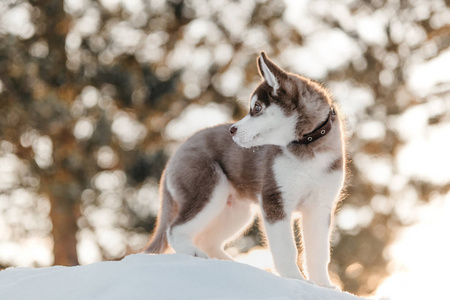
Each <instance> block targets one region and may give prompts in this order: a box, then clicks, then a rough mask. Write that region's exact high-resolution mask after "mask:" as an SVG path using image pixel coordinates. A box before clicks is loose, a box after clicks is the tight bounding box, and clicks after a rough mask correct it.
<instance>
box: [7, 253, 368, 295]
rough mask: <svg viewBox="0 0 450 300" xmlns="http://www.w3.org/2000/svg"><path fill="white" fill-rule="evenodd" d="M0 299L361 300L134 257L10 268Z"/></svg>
mask: <svg viewBox="0 0 450 300" xmlns="http://www.w3.org/2000/svg"><path fill="white" fill-rule="evenodd" d="M0 295H1V299H5V300H27V299H46V300H52V299H55V300H60V299H83V300H85V299H90V300H114V299H121V300H122V299H133V300H139V299H177V300H179V299H195V300H198V299H271V300H275V299H277V300H280V299H301V300H313V299H314V300H322V299H333V300H352V299H353V300H357V299H360V300H361V299H362V298H358V297H356V296H353V295H351V294H348V293H344V292H340V291H336V290H330V289H326V288H321V287H317V286H314V285H311V284H308V283H306V282H302V281H299V280H294V279H285V278H280V277H278V276H275V275H273V274H270V273H268V272H266V271H263V270H260V269H257V268H255V267H251V266H249V265H245V264H241V263H237V262H231V261H222V260H215V259H201V258H195V257H191V256H187V255H181V254H164V255H144V254H135V255H130V256H127V257H125V258H124V259H123V260H121V261H108V262H99V263H94V264H91V265H86V266H77V267H60V266H56V267H49V268H41V269H32V268H9V269H6V270H4V271H2V272H0Z"/></svg>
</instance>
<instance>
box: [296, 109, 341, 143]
mask: <svg viewBox="0 0 450 300" xmlns="http://www.w3.org/2000/svg"><path fill="white" fill-rule="evenodd" d="M335 119H336V111H335V110H334V108H333V107H331V108H330V112H329V113H328V117H327V119H326V120H325V122H323V123H322V124H321V125H319V126H318V127H317V128H316V129H314V130H313V131H311V132H310V133H308V134H304V135H303V137H302V138H301V139H298V140H294V141H292V142H293V143H295V144H302V145H307V144H310V143H312V142H314V141H317V140H318V139H320V138H322V137H324V136H325V135H327V133H328V132H330V130H331V128H333V122H334V120H335Z"/></svg>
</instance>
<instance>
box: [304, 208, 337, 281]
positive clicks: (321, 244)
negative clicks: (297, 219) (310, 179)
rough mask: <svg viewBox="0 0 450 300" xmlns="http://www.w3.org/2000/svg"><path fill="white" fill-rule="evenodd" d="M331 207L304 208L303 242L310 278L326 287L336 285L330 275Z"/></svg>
mask: <svg viewBox="0 0 450 300" xmlns="http://www.w3.org/2000/svg"><path fill="white" fill-rule="evenodd" d="M330 223H331V209H329V208H327V207H324V206H319V205H318V206H313V207H309V208H308V209H303V210H302V225H303V226H302V227H303V228H302V232H303V244H304V249H305V254H306V267H307V270H308V275H309V280H311V281H313V282H314V283H315V284H318V285H320V286H324V287H334V286H333V285H332V284H331V282H330V277H329V276H328V264H329V262H330V225H331V224H330Z"/></svg>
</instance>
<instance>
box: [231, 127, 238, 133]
mask: <svg viewBox="0 0 450 300" xmlns="http://www.w3.org/2000/svg"><path fill="white" fill-rule="evenodd" d="M236 131H237V127H235V126H231V127H230V133H231V135H234V134H235V133H236Z"/></svg>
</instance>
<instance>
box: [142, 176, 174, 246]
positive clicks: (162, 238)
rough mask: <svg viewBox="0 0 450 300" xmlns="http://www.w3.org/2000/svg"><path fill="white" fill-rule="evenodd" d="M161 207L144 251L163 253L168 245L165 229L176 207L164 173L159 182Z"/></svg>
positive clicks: (172, 217)
mask: <svg viewBox="0 0 450 300" xmlns="http://www.w3.org/2000/svg"><path fill="white" fill-rule="evenodd" d="M160 199H161V209H160V213H159V215H158V218H157V220H156V226H155V230H154V232H153V236H152V238H151V240H150V241H149V243H148V246H147V248H146V249H145V250H144V253H164V252H165V251H166V250H167V248H168V247H169V243H168V242H167V229H168V228H169V225H170V223H171V222H172V221H173V219H174V218H175V215H176V207H175V203H174V200H173V198H172V195H171V194H170V192H169V191H168V189H167V184H166V179H165V174H164V173H163V175H162V179H161V184H160Z"/></svg>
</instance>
